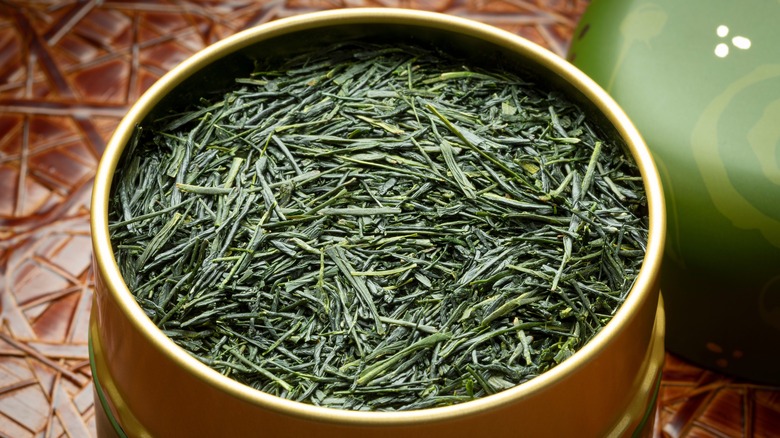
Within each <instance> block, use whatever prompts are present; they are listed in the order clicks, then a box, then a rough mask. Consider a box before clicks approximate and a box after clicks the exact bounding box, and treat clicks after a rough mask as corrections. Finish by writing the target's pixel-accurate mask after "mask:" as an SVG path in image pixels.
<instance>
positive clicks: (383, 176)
mask: <svg viewBox="0 0 780 438" xmlns="http://www.w3.org/2000/svg"><path fill="white" fill-rule="evenodd" d="M589 123H590V122H589V121H588V120H587V119H586V117H585V115H584V114H583V113H582V112H581V111H580V110H579V109H578V108H577V107H576V106H574V105H573V104H572V103H570V102H569V101H567V100H566V99H565V98H564V97H563V96H561V95H560V94H559V93H557V92H555V91H546V90H542V89H540V88H539V87H537V86H536V85H534V84H533V83H529V82H527V81H526V80H525V79H523V78H522V77H518V76H516V75H514V74H512V73H509V72H503V71H492V70H491V71H486V70H482V69H480V68H477V67H474V66H468V65H467V64H466V63H465V62H464V61H462V60H457V59H450V58H448V57H447V56H446V55H443V54H441V53H438V52H436V51H434V50H430V51H429V50H426V49H422V48H419V47H389V46H381V45H370V44H342V45H336V46H332V47H328V48H326V49H324V50H317V51H316V52H312V53H308V54H306V55H305V56H299V57H296V58H294V59H291V60H289V61H287V62H286V63H285V64H284V65H261V64H259V63H258V65H257V67H256V71H255V73H254V74H252V75H251V76H250V77H245V78H238V79H237V80H236V82H235V87H234V88H232V89H230V90H222V91H221V92H220V93H219V95H218V96H216V95H215V97H214V98H212V99H205V98H204V100H202V101H201V102H200V105H197V106H189V107H187V108H178V109H176V110H175V111H172V112H170V113H169V114H168V115H166V116H164V117H161V118H159V119H158V120H155V121H153V122H150V123H148V124H147V125H145V126H142V127H140V128H139V130H138V132H137V133H136V136H135V138H134V140H133V142H132V144H131V145H130V146H129V147H128V151H127V152H126V154H125V156H124V158H123V161H122V162H121V163H120V165H119V166H118V170H117V174H116V177H115V182H114V188H113V199H112V204H111V206H110V217H111V225H110V230H111V235H112V242H113V245H114V248H115V251H116V258H117V261H118V263H119V266H120V269H121V272H122V274H123V275H124V278H125V280H126V282H127V284H128V286H129V288H130V290H131V291H132V292H133V294H134V295H135V297H136V298H137V300H138V302H139V304H140V305H141V307H142V308H143V309H144V310H145V312H146V313H147V314H148V316H149V317H150V318H151V319H152V320H153V321H154V322H155V323H156V324H157V325H158V326H159V327H160V329H162V330H163V332H164V333H165V334H166V335H167V336H169V337H170V338H171V339H173V341H175V342H176V343H177V344H178V345H180V346H181V347H183V348H184V349H185V350H187V351H188V352H189V353H191V354H192V355H193V356H194V357H196V358H198V359H199V360H200V361H202V362H203V363H205V364H207V365H209V366H211V367H213V368H214V369H216V370H218V371H219V372H221V373H223V374H225V375H227V376H230V377H232V378H234V379H236V380H238V381H240V382H242V383H245V384H247V385H249V386H252V387H254V388H257V389H260V390H262V391H265V392H267V393H270V394H275V395H278V396H281V397H285V398H288V399H292V400H298V401H304V402H307V403H312V404H315V405H321V406H329V407H337V408H343V409H355V410H408V409H420V408H428V407H434V406H443V405H450V404H453V403H458V402H463V401H467V400H471V399H474V398H477V397H481V396H484V395H488V394H492V393H495V392H498V391H502V390H504V389H507V388H509V387H512V386H514V385H517V384H519V383H521V382H524V381H526V380H528V379H531V378H533V377H534V376H537V375H539V374H540V373H542V372H544V371H546V370H548V369H549V368H551V367H553V366H555V365H556V364H558V363H560V362H561V361H563V360H565V359H566V358H567V357H569V356H571V355H572V353H573V352H574V351H576V350H577V349H578V348H580V347H581V346H582V345H583V344H585V343H586V342H587V341H588V339H590V338H591V337H592V336H593V335H594V334H595V333H596V332H598V331H599V329H600V328H601V327H603V325H604V324H605V323H606V322H607V321H608V320H609V319H610V317H611V316H612V315H613V314H614V312H615V311H616V309H617V308H618V307H619V306H620V304H621V302H622V300H623V299H624V297H625V295H626V293H627V291H628V290H629V289H630V287H631V286H632V284H633V281H634V279H635V277H636V275H637V273H638V271H639V268H640V265H641V262H642V259H643V257H644V252H645V242H646V239H647V217H646V197H645V194H644V192H643V186H642V180H641V178H640V176H639V173H638V171H637V169H636V166H635V164H634V162H633V161H632V159H631V158H630V157H629V156H628V155H627V154H626V153H625V151H624V150H623V149H622V148H621V147H620V146H619V145H617V144H614V143H612V142H611V141H609V140H607V139H604V138H599V136H598V133H597V132H596V131H594V127H593V126H591V125H590V124H589Z"/></svg>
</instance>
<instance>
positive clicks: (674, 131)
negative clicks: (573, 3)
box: [569, 0, 780, 383]
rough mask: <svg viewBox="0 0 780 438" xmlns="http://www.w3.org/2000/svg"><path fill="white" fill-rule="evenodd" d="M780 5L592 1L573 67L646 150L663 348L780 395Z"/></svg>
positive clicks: (754, 0) (769, 0)
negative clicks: (659, 207)
mask: <svg viewBox="0 0 780 438" xmlns="http://www.w3.org/2000/svg"><path fill="white" fill-rule="evenodd" d="M778 23H780V1H779V0H747V1H744V0H743V1H736V0H731V1H729V0H696V1H694V0H686V1H679V0H655V1H648V0H593V1H592V3H591V4H590V6H589V8H588V10H587V11H586V13H585V15H584V16H583V17H582V20H581V22H580V25H579V28H578V30H577V32H576V33H575V37H574V40H573V42H572V48H571V50H570V54H569V58H570V60H571V61H572V62H573V63H574V64H575V65H576V66H577V67H579V68H580V69H582V70H583V71H584V72H585V73H587V74H588V75H590V76H591V77H592V78H593V79H595V80H596V81H597V82H598V83H600V84H601V85H602V87H604V88H605V89H606V90H607V91H608V92H609V93H610V94H612V96H613V97H614V98H615V99H616V100H617V102H618V103H619V104H620V105H621V106H622V107H623V108H624V110H625V111H626V112H627V113H628V115H629V117H630V118H631V119H632V120H633V121H634V123H635V124H636V126H637V127H638V128H639V130H640V132H641V133H642V135H643V136H644V137H645V140H646V141H647V143H648V145H649V146H650V149H651V151H652V152H653V156H654V159H655V160H656V164H657V165H658V168H659V170H660V173H661V177H662V180H663V183H664V190H665V195H666V201H667V211H668V228H667V246H666V253H665V259H664V268H663V270H662V275H661V277H662V278H661V283H662V284H661V286H662V287H661V288H662V290H663V291H664V295H665V297H666V307H667V315H668V320H667V322H668V332H667V333H668V335H667V346H668V348H669V349H670V350H671V351H673V352H675V353H677V354H680V355H682V356H684V357H686V358H688V359H689V360H692V361H694V362H696V363H699V364H701V365H704V366H709V367H713V368H716V369H719V370H721V371H726V372H730V373H732V374H735V375H738V376H742V377H746V378H750V379H755V380H759V381H764V382H770V383H780V26H778Z"/></svg>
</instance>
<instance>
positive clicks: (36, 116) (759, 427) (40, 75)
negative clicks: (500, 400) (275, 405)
mask: <svg viewBox="0 0 780 438" xmlns="http://www.w3.org/2000/svg"><path fill="white" fill-rule="evenodd" d="M587 4H588V1H586V0H499V1H491V0H419V1H416V0H397V1H394V0H342V1H339V0H272V1H249V0H230V1H195V0H170V1H159V2H155V1H151V0H134V1H123V0H119V1H99V0H30V1H14V0H1V1H0V311H1V314H0V315H1V317H0V436H3V437H14V438H16V437H60V436H71V437H89V436H94V429H95V425H94V406H93V400H92V380H91V376H90V368H89V359H88V351H87V323H88V319H89V312H90V308H91V305H92V288H93V276H92V271H91V267H90V262H91V247H90V237H89V222H88V217H89V210H88V208H89V196H90V190H91V186H92V178H93V174H94V171H95V168H96V166H97V163H98V160H99V159H100V156H101V153H102V152H103V150H104V148H105V145H106V142H107V140H108V138H109V137H110V135H111V133H112V131H113V130H114V129H115V127H116V126H117V124H118V122H119V120H120V119H121V117H122V116H123V114H124V113H125V112H126V110H127V109H128V107H129V105H130V104H132V103H133V102H134V101H135V100H136V99H137V98H138V97H139V95H141V94H142V93H143V92H144V90H146V89H147V88H148V87H149V86H150V85H151V84H152V83H153V82H154V81H155V80H156V79H158V78H159V77H160V76H162V75H163V74H164V73H165V72H166V71H168V70H170V69H171V68H172V67H174V66H175V65H177V64H178V63H179V62H180V61H182V60H184V59H185V58H187V57H188V56H189V55H191V54H192V53H194V52H196V51H197V50H199V49H201V48H203V47H205V46H207V45H209V44H211V43H213V42H215V41H218V40H220V39H222V38H224V37H226V36H229V35H231V34H233V33H235V32H237V31H240V30H242V29H245V28H248V27H250V26H254V25H257V24H260V23H264V22H267V21H270V20H274V19H277V18H280V17H286V16H290V15H294V14H300V13H305V12H309V11H315V10H322V9H332V8H343V7H361V6H380V7H404V8H415V9H425V10H432V11H439V12H444V13H448V14H453V15H458V16H464V17H469V18H472V19H475V20H478V21H482V22H485V23H489V24H492V25H495V26H498V27H500V28H503V29H506V30H509V31H511V32H514V33H516V34H519V35H522V36H524V37H526V38H528V39H530V40H532V41H535V42H537V43H539V44H541V45H543V46H546V47H548V48H549V49H551V50H552V51H554V52H556V53H558V54H560V55H562V56H563V55H564V54H565V52H566V49H567V47H568V42H569V40H570V39H571V38H572V32H573V30H574V27H575V26H576V23H577V20H578V19H579V17H580V15H581V14H582V13H583V12H584V10H585V8H586V7H587ZM659 403H660V406H659V411H658V422H657V426H656V434H657V435H658V436H662V435H664V436H671V437H677V436H689V437H751V436H756V437H770V436H775V437H777V436H780V390H778V388H766V387H761V386H758V385H753V384H749V383H744V382H738V381H733V380H731V379H729V378H728V377H725V376H722V375H720V374H717V373H715V372H711V371H706V370H703V369H699V368H697V367H694V366H692V365H690V364H687V363H685V362H684V361H682V360H679V359H677V358H675V357H673V356H671V355H668V356H667V360H666V366H665V371H664V380H663V383H662V388H661V395H660V402H659Z"/></svg>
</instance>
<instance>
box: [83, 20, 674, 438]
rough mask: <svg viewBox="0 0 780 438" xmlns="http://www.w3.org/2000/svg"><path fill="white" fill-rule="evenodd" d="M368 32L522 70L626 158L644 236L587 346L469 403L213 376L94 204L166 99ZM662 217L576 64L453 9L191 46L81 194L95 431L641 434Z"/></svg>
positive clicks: (634, 135)
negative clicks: (334, 392)
mask: <svg viewBox="0 0 780 438" xmlns="http://www.w3.org/2000/svg"><path fill="white" fill-rule="evenodd" d="M369 37H370V38H377V37H381V38H382V39H383V40H384V41H406V42H409V41H428V42H434V43H436V44H437V45H438V46H440V47H444V48H446V49H447V50H454V51H459V52H460V53H466V54H467V55H468V56H470V57H473V58H474V59H481V60H483V61H485V60H493V61H497V60H500V61H501V63H503V64H505V65H510V66H515V67H517V68H522V69H523V70H524V71H527V72H528V73H530V74H532V75H533V76H534V77H535V79H536V80H537V81H538V82H539V83H542V84H543V85H545V86H549V87H554V88H556V89H558V90H560V91H562V92H563V93H565V94H566V95H567V96H569V97H570V98H571V99H572V100H574V101H576V102H577V103H578V104H580V105H581V106H582V107H583V109H584V110H586V111H587V112H588V113H589V114H590V115H592V116H593V117H594V118H595V120H596V121H597V124H598V126H599V127H600V128H601V129H602V130H603V131H604V132H605V133H606V134H607V135H608V136H609V138H610V139H611V140H613V141H615V142H618V144H621V145H623V146H625V149H626V151H627V152H628V153H629V154H630V155H631V156H632V157H633V158H634V160H635V161H636V163H637V164H638V167H639V170H640V172H641V176H642V178H643V182H644V185H645V189H646V190H645V191H646V197H647V203H648V224H649V237H648V241H647V247H646V254H645V258H644V260H643V265H642V268H641V270H640V272H639V275H638V276H637V278H636V281H635V284H634V286H633V288H632V289H631V291H630V292H629V294H628V295H627V297H626V299H625V302H624V303H623V304H622V306H621V307H620V308H619V310H618V311H617V312H616V314H615V316H614V317H613V318H612V320H611V321H610V322H609V323H608V324H606V325H605V327H604V328H603V329H602V330H601V331H600V332H599V333H598V334H597V335H596V336H595V337H594V338H593V339H591V341H590V342H589V343H588V344H586V345H585V346H584V347H583V348H582V349H580V350H579V351H578V352H576V353H575V354H574V355H572V356H571V357H570V358H569V359H567V360H565V361H564V362H562V363H561V364H560V365H558V366H556V367H554V368H553V369H551V370H549V371H547V372H545V373H543V374H541V375H540V376H538V377H536V378H533V379H531V380H529V381H528V382H525V383H522V384H520V385H518V386H516V387H514V388H510V389H507V390H505V391H503V392H499V393H497V394H493V395H490V396H486V397H484V398H481V399H477V400H473V401H468V402H464V403H460V404H456V405H452V406H446V407H438V408H431V409H421V410H414V411H403V412H362V411H348V410H339V409H333V408H324V407H318V406H313V405H308V404H304V403H298V402H294V401H290V400H286V399H281V398H278V397H275V396H272V395H269V394H266V393H263V392H260V391H257V390H255V389H253V388H250V387H248V386H245V385H242V384H240V383H238V382H237V381H234V380H232V379H230V378H227V377H225V376H223V375H221V374H219V373H218V372H216V371H214V370H213V369H211V368H209V367H208V366H206V365H204V364H203V363H201V362H199V361H198V360H196V359H195V358H193V357H192V356H190V355H189V354H188V353H187V352H185V351H184V350H183V349H181V348H180V347H178V346H177V345H176V344H174V343H173V341H171V340H170V339H169V338H167V337H166V336H165V334H164V333H162V331H160V330H159V329H158V328H157V327H156V326H155V325H154V323H153V322H152V321H151V320H150V319H149V318H148V317H147V316H146V315H145V313H144V312H143V311H142V309H141V308H140V306H139V305H138V304H137V303H136V301H135V298H134V297H133V296H132V294H131V293H130V291H129V290H128V288H127V286H126V284H125V282H124V281H123V279H122V275H121V274H120V271H119V269H118V267H117V264H116V261H115V259H114V256H113V251H112V246H111V241H110V238H109V231H108V203H109V199H110V196H111V185H112V178H113V175H114V171H115V169H116V167H117V165H118V163H120V157H121V155H122V153H123V150H124V148H125V145H126V144H127V143H128V141H129V139H130V137H131V135H132V131H133V129H134V126H136V124H139V123H141V122H143V120H144V119H145V118H146V117H148V116H149V115H150V114H153V113H154V112H155V111H156V110H157V109H159V108H161V107H164V106H165V105H166V104H167V103H168V102H171V101H177V100H180V99H185V98H188V96H189V97H192V96H197V94H198V93H201V92H203V90H208V89H209V88H210V87H217V86H219V84H221V83H225V82H226V81H227V82H229V81H232V80H233V78H234V77H235V73H236V69H237V68H241V66H242V65H245V64H246V63H247V62H246V60H247V59H248V57H249V56H261V55H262V56H266V55H270V54H273V55H276V56H278V55H282V56H284V55H285V54H286V53H294V52H296V51H301V50H304V49H307V48H308V47H309V46H310V45H311V44H312V41H339V40H343V39H345V38H369ZM250 65H251V63H250ZM665 218H666V213H665V210H664V202H663V191H662V188H661V183H660V177H659V175H658V173H657V171H656V168H655V165H654V162H653V160H652V158H651V156H650V153H649V151H648V149H647V147H646V145H645V144H644V142H643V140H642V138H641V137H640V135H639V134H638V132H637V130H636V129H635V128H634V126H633V125H632V124H631V122H630V121H629V119H628V118H627V117H626V115H625V114H624V113H623V111H622V110H621V109H620V108H619V107H618V106H617V104H615V102H614V101H613V100H612V99H611V98H610V97H609V96H608V95H607V94H606V93H605V92H604V91H603V90H602V89H601V88H600V87H599V86H598V85H596V84H595V83H594V82H593V81H592V80H591V79H589V78H588V77H587V76H586V75H584V74H583V73H582V72H580V71H579V70H577V69H576V68H574V67H573V66H572V65H571V64H569V63H567V62H566V61H565V60H563V59H561V58H560V57H558V56H556V55H554V54H552V53H551V52H548V51H547V50H545V49H543V48H541V47H539V46H537V45H535V44H533V43H530V42H528V41H527V40H525V39H523V38H520V37H518V36H516V35H513V34H511V33H508V32H505V31H501V30H499V29H496V28H494V27H492V26H488V25H485V24H480V23H477V22H473V21H470V20H465V19H461V18H457V17H454V16H448V15H442V14H436V13H428V12H419V11H411V10H401V9H371V8H368V9H351V10H333V11H327V12H318V13H312V14H306V15H301V16H296V17H290V18H285V19H281V20H278V21H274V22H271V23H268V24H264V25H261V26H258V27H256V28H252V29H249V30H247V31H244V32H241V33H239V34H236V35H234V36H233V37H230V38H227V39H225V40H223V41H220V42H218V43H216V44H214V45H212V46H210V47H208V48H206V49H204V50H203V51H201V52H198V53H197V54H195V55H194V56H193V57H191V58H190V59H188V60H186V61H184V62H183V63H181V64H180V65H179V66H178V67H176V68H175V69H173V70H172V71H171V72H170V73H168V74H167V75H165V76H164V77H163V78H162V79H161V80H160V81H158V82H157V83H156V84H155V85H153V86H152V87H151V88H150V89H149V91H148V92H146V93H145V94H144V95H143V96H142V97H141V98H140V99H139V101H138V102H137V103H136V104H135V105H134V106H133V107H132V108H131V109H130V111H129V113H128V114H127V116H126V117H125V118H124V119H123V120H122V122H121V123H120V125H119V127H118V128H117V130H116V132H115V133H114V135H113V137H112V138H111V141H110V142H109V145H108V147H107V150H106V152H105V154H104V156H103V159H102V160H101V163H100V166H99V168H98V172H97V176H96V179H95V186H94V192H93V200H92V238H93V246H94V254H95V273H96V284H95V288H96V293H95V305H94V306H93V314H92V320H91V326H90V346H91V358H92V360H91V363H92V368H93V376H94V378H95V393H96V403H95V405H96V409H97V411H98V412H97V417H96V418H97V420H98V429H99V431H100V435H101V436H103V437H107V436H160V437H167V436H188V437H196V436H273V437H300V436H307V437H309V436H311V437H330V436H334V437H365V436H372V437H383V436H384V437H397V436H404V435H411V436H428V437H439V436H442V437H444V436H446V437H471V436H475V435H482V434H489V435H490V436H496V437H502V436H517V435H518V434H522V435H527V436H534V437H544V436H550V437H560V436H629V435H647V434H648V433H649V432H650V431H652V425H653V421H654V417H655V415H654V413H655V400H656V396H657V391H658V385H659V382H660V375H661V368H662V365H663V360H664V347H663V339H664V338H663V335H664V313H663V307H662V303H661V297H660V290H659V287H658V273H659V270H660V263H661V258H662V249H663V245H664V233H665Z"/></svg>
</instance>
